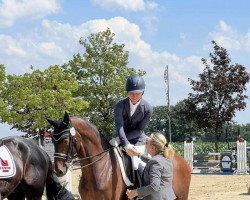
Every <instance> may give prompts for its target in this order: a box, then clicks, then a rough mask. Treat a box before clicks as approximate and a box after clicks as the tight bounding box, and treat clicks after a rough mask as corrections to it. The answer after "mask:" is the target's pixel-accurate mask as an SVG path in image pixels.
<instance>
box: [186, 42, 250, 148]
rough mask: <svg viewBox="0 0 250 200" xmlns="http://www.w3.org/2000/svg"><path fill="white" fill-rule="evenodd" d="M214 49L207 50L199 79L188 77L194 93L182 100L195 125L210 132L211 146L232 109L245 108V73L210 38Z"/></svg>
mask: <svg viewBox="0 0 250 200" xmlns="http://www.w3.org/2000/svg"><path fill="white" fill-rule="evenodd" d="M212 44H213V45H214V46H213V49H214V52H213V53H210V54H209V57H210V64H211V65H210V64H209V63H208V62H207V60H206V59H205V58H202V62H203V64H204V65H205V68H204V71H203V73H201V74H199V78H200V80H192V79H189V82H190V84H191V85H192V90H193V91H194V93H190V94H189V96H188V98H187V99H185V100H184V103H185V111H184V113H185V115H186V117H188V118H190V119H192V120H193V121H194V122H195V125H196V126H197V127H199V128H202V129H205V130H206V131H208V132H210V133H212V134H214V136H215V137H214V139H215V141H214V142H215V149H216V150H218V142H219V139H220V137H221V131H219V129H220V128H221V127H222V125H223V124H225V123H226V122H230V121H231V120H232V118H233V117H234V116H235V112H236V111H240V110H243V109H245V107H246V102H245V99H246V98H247V96H246V95H244V92H245V90H246V84H247V83H248V82H249V78H250V76H249V73H248V72H247V71H246V68H245V67H244V66H242V65H240V64H234V65H232V64H230V62H231V60H230V58H229V55H228V53H227V50H226V49H224V48H223V47H220V46H218V45H217V43H216V42H214V41H212Z"/></svg>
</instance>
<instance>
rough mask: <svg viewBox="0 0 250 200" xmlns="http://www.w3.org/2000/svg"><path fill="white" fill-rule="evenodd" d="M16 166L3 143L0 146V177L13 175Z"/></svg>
mask: <svg viewBox="0 0 250 200" xmlns="http://www.w3.org/2000/svg"><path fill="white" fill-rule="evenodd" d="M15 174H16V166H15V162H14V160H13V157H12V155H11V153H10V151H9V149H8V148H7V147H6V146H5V145H3V146H1V147H0V179H3V178H10V177H12V176H15Z"/></svg>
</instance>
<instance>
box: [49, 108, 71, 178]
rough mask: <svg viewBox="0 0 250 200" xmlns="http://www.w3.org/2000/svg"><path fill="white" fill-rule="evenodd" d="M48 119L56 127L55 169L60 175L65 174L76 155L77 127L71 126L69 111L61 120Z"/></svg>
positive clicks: (54, 139) (53, 136)
mask: <svg viewBox="0 0 250 200" xmlns="http://www.w3.org/2000/svg"><path fill="white" fill-rule="evenodd" d="M46 119H47V121H48V122H49V123H50V124H51V125H52V126H53V128H54V132H53V133H52V134H51V138H52V142H53V144H54V147H55V153H54V164H55V171H56V174H57V175H58V176H63V175H65V174H66V172H67V169H68V165H69V164H70V162H71V161H72V159H73V157H74V155H75V137H74V136H75V129H74V128H73V127H72V126H71V123H70V118H69V115H68V113H67V112H65V114H64V117H63V118H61V119H59V120H52V119H51V118H49V117H46Z"/></svg>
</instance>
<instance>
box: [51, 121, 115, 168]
mask: <svg viewBox="0 0 250 200" xmlns="http://www.w3.org/2000/svg"><path fill="white" fill-rule="evenodd" d="M75 132H76V130H75V128H74V127H73V126H71V125H70V124H69V125H68V127H67V129H65V130H63V131H61V132H59V133H57V134H51V137H52V140H53V142H54V143H58V142H60V141H62V140H64V139H65V138H68V140H69V145H68V151H67V152H68V153H67V154H64V153H54V157H55V158H61V159H64V160H65V165H66V166H67V168H69V167H71V166H73V164H74V163H79V162H80V161H83V160H88V159H92V158H95V157H98V156H101V155H102V154H103V155H102V156H101V157H100V158H98V159H96V160H94V161H93V162H90V163H88V164H86V165H81V167H77V168H74V170H77V169H82V168H86V167H89V166H91V165H93V164H94V163H96V162H98V161H100V160H101V159H102V158H104V156H105V155H106V154H107V153H108V152H109V151H110V150H111V149H113V148H115V147H111V148H109V149H106V150H104V151H102V152H101V153H99V154H96V155H93V156H87V157H84V158H77V154H76V153H75V154H74V150H75V149H74V148H75V145H76V138H75ZM54 135H61V136H60V137H59V138H58V139H56V138H55V137H54Z"/></svg>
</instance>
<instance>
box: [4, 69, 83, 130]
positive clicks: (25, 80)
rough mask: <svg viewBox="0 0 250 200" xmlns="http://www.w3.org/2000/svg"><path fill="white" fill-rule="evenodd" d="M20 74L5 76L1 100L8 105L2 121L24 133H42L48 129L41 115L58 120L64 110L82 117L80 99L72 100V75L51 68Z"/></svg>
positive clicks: (73, 87)
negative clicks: (6, 113)
mask: <svg viewBox="0 0 250 200" xmlns="http://www.w3.org/2000/svg"><path fill="white" fill-rule="evenodd" d="M31 69H32V73H25V74H23V75H8V76H7V81H6V82H5V84H4V88H3V90H2V92H1V94H0V95H1V98H2V99H3V100H4V102H5V103H6V105H8V115H7V116H3V115H2V114H0V115H1V117H2V122H6V123H8V124H9V125H11V126H13V127H14V128H16V129H17V130H19V131H22V132H26V133H28V134H35V133H43V132H44V130H46V127H48V123H47V121H46V120H45V115H49V116H53V117H55V118H59V117H61V116H63V114H64V112H65V110H67V111H69V112H70V113H71V114H74V115H78V114H81V115H82V114H83V113H82V112H83V110H84V109H85V108H86V107H87V106H88V104H87V103H86V102H85V101H83V100H82V99H80V98H73V97H72V93H73V92H75V91H76V90H78V84H77V82H76V80H75V78H74V76H72V75H69V74H67V73H65V72H63V71H62V70H61V69H60V68H59V67H58V66H51V67H49V68H48V69H46V70H45V71H44V72H43V71H40V70H34V69H33V67H31Z"/></svg>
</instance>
